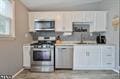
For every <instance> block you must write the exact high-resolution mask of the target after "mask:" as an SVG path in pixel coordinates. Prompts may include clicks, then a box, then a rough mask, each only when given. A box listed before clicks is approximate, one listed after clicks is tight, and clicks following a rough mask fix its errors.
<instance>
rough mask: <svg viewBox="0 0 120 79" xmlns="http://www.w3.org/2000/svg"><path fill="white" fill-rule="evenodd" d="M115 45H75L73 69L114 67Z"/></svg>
mask: <svg viewBox="0 0 120 79" xmlns="http://www.w3.org/2000/svg"><path fill="white" fill-rule="evenodd" d="M114 67H115V46H107V45H75V46H74V57H73V70H82V69H90V70H91V69H103V70H104V69H105V70H106V69H109V70H111V69H114Z"/></svg>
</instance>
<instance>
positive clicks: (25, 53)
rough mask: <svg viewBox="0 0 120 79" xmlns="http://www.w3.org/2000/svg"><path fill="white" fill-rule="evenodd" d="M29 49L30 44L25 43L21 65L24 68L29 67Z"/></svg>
mask: <svg viewBox="0 0 120 79" xmlns="http://www.w3.org/2000/svg"><path fill="white" fill-rule="evenodd" d="M30 51H31V46H30V45H29V44H25V45H24V46H23V67H24V68H26V69H29V68H30V67H31V63H30Z"/></svg>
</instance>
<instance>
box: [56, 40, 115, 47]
mask: <svg viewBox="0 0 120 79" xmlns="http://www.w3.org/2000/svg"><path fill="white" fill-rule="evenodd" d="M61 45H64V46H66V45H67V46H68V45H69V46H71V45H72V46H74V45H109V46H112V45H114V44H97V43H96V42H95V41H85V42H84V43H83V44H81V43H80V41H63V42H62V43H56V44H55V46H61Z"/></svg>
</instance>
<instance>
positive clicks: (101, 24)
mask: <svg viewBox="0 0 120 79" xmlns="http://www.w3.org/2000/svg"><path fill="white" fill-rule="evenodd" d="M106 28H107V12H105V11H98V12H96V27H95V31H96V32H100V31H106Z"/></svg>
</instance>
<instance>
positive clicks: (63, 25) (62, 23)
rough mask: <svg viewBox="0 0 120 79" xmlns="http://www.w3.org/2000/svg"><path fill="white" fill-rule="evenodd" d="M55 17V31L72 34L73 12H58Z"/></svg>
mask: <svg viewBox="0 0 120 79" xmlns="http://www.w3.org/2000/svg"><path fill="white" fill-rule="evenodd" d="M55 15H56V16H55V31H56V32H72V16H71V12H57V13H56V14H55Z"/></svg>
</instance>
